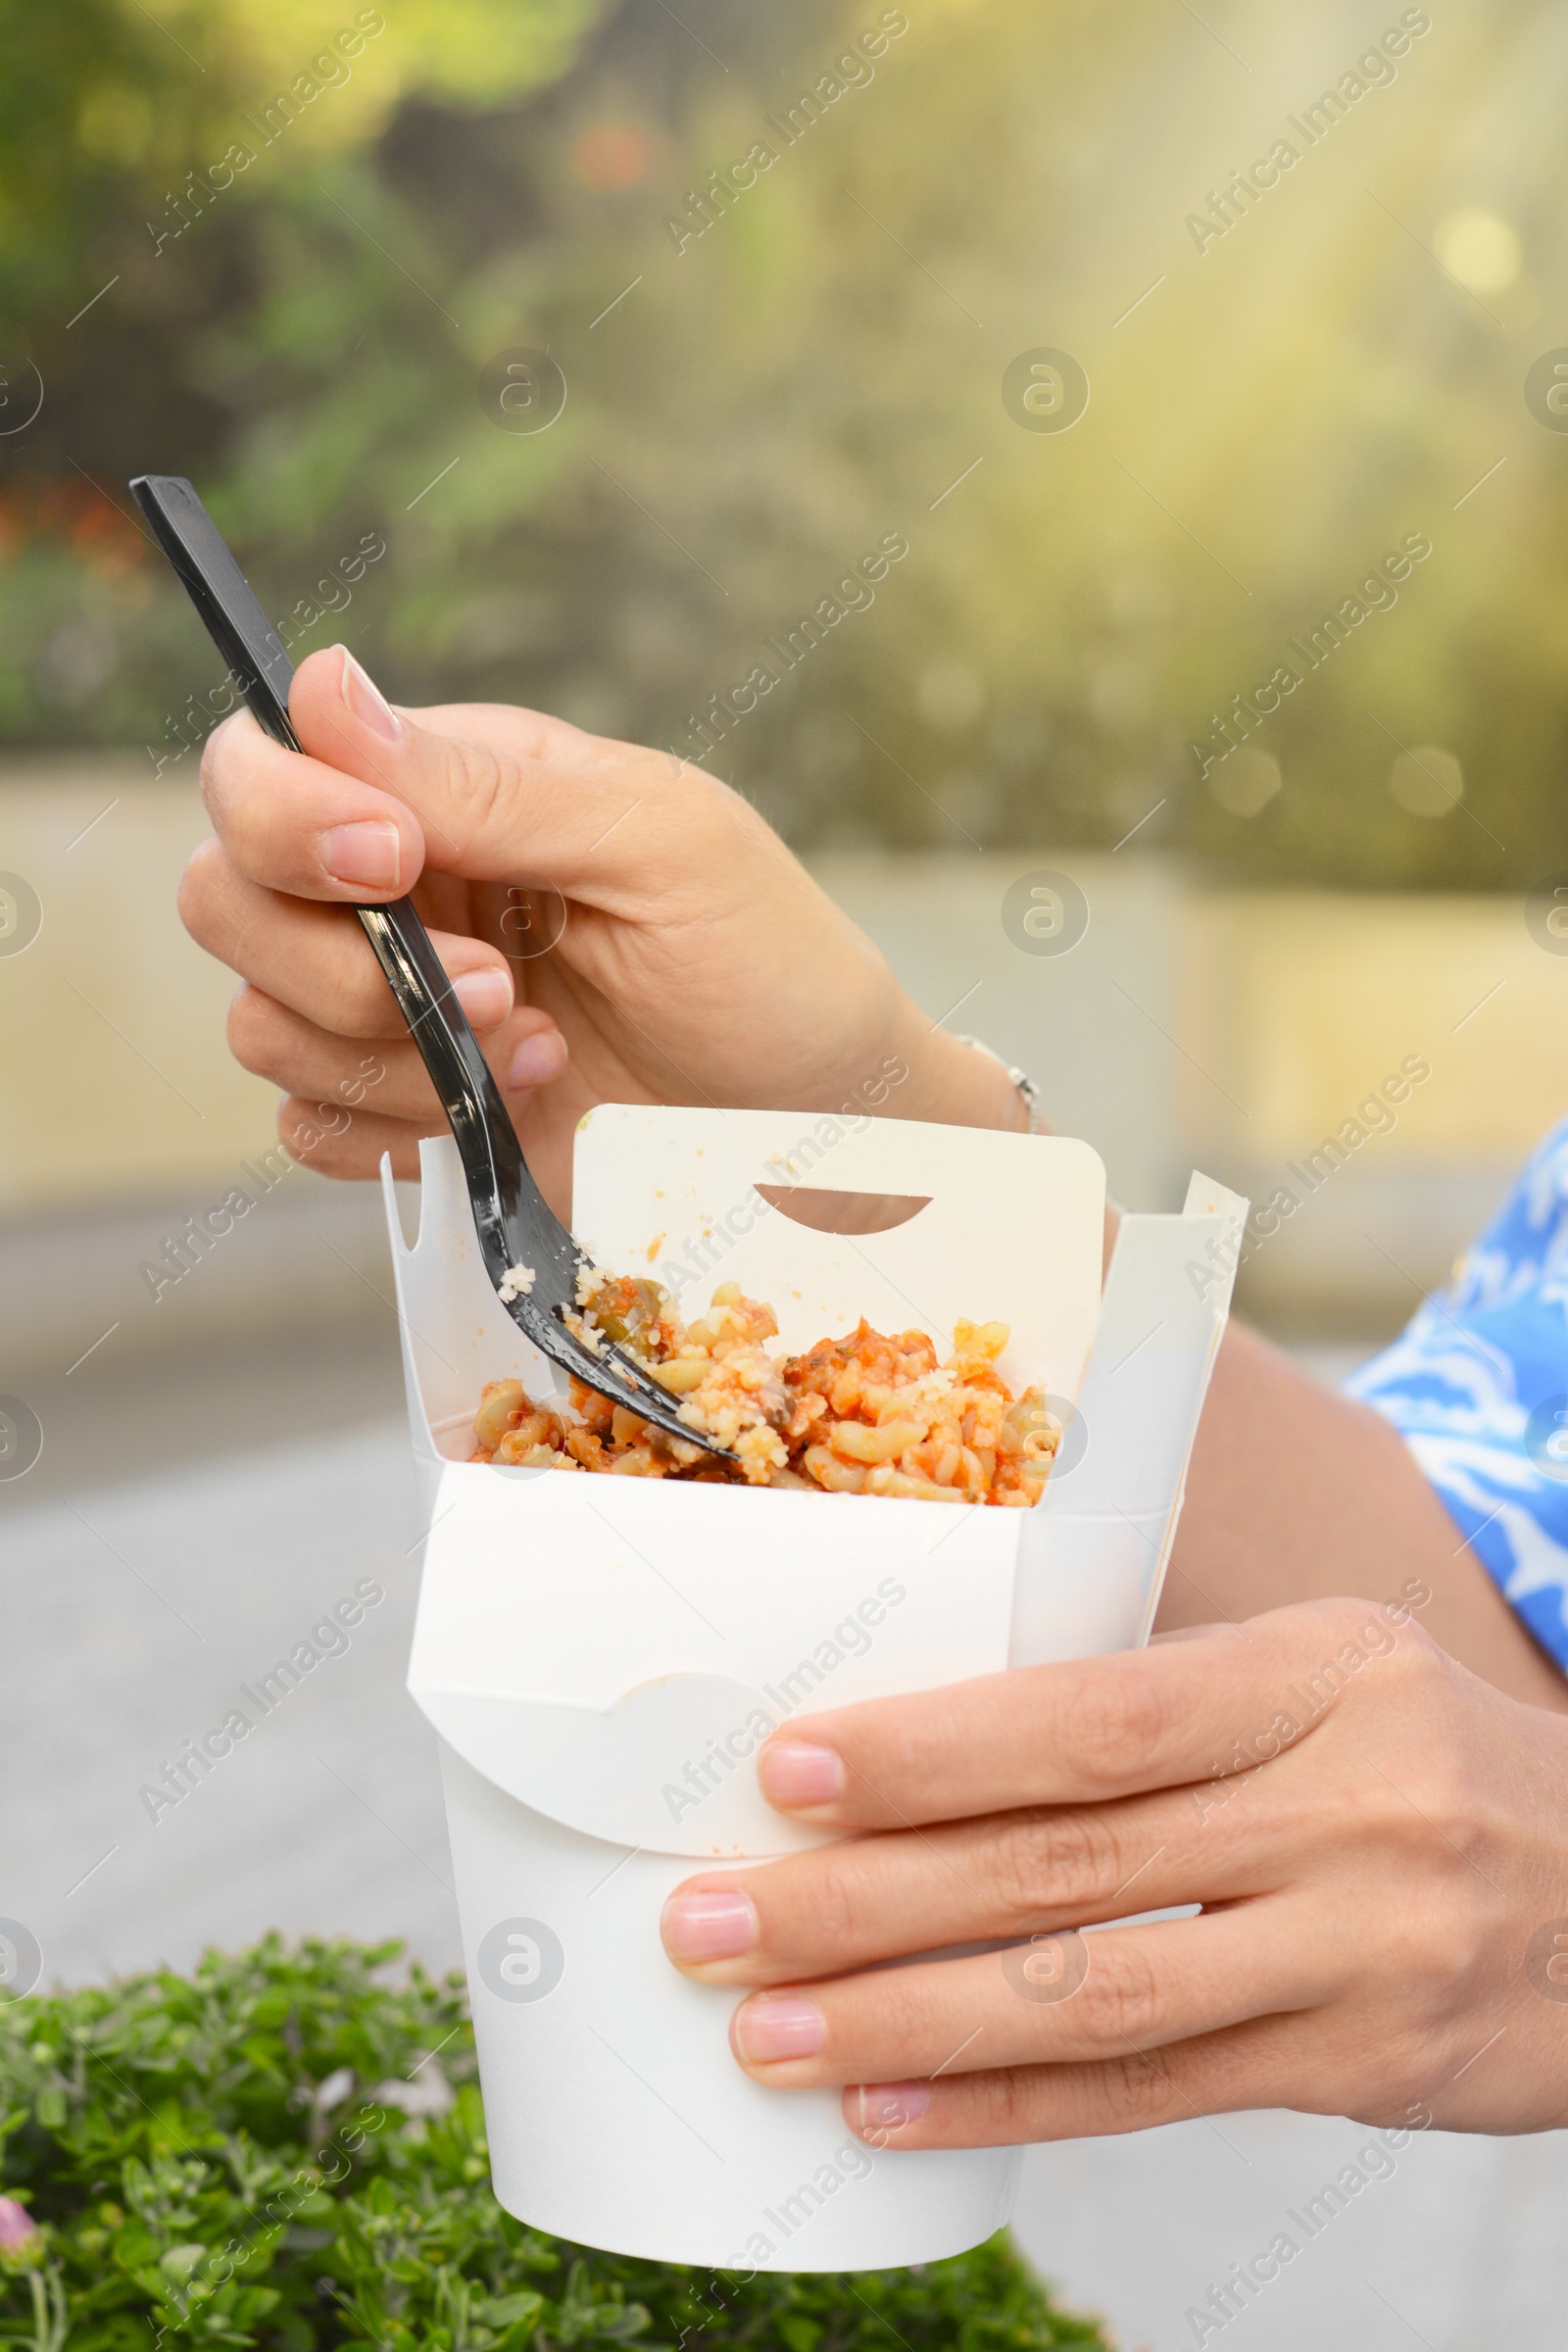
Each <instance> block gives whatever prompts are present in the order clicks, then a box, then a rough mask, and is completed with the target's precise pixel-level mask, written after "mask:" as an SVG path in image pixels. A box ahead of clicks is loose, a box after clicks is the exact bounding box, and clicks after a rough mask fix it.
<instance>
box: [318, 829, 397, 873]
mask: <svg viewBox="0 0 1568 2352" xmlns="http://www.w3.org/2000/svg"><path fill="white" fill-rule="evenodd" d="M321 863H322V864H323V865H324V866H325V868H326V870H327V872H328V873H329V874H330V875H331V877H332V879H333V881H334V882H360V883H364V884H365V885H366V887H367V888H368V889H370V890H396V888H397V886H398V875H399V873H400V872H401V870H402V866H403V844H402V843H401V842H400V841H399V839H398V829H397V827H396V825H387V824H381V823H378V822H376V823H369V824H359V825H334V826H333V827H332V830H331V831H330V833H323V834H322V835H321Z"/></svg>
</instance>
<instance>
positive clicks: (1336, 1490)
mask: <svg viewBox="0 0 1568 2352" xmlns="http://www.w3.org/2000/svg"><path fill="white" fill-rule="evenodd" d="M1411 1577H1418V1578H1420V1579H1421V1581H1422V1582H1423V1583H1424V1584H1426V1585H1429V1586H1430V1587H1431V1590H1432V1599H1431V1600H1430V1602H1428V1603H1427V1604H1426V1605H1425V1606H1424V1607H1423V1608H1422V1610H1421V1612H1420V1617H1421V1623H1422V1624H1423V1625H1424V1626H1425V1628H1426V1630H1427V1632H1428V1633H1429V1634H1430V1635H1431V1636H1432V1638H1433V1640H1434V1641H1435V1642H1439V1643H1440V1644H1441V1645H1442V1647H1443V1648H1444V1649H1446V1650H1447V1652H1448V1653H1449V1655H1450V1656H1452V1657H1456V1658H1458V1659H1460V1660H1461V1661H1462V1662H1463V1663H1464V1664H1465V1665H1467V1666H1468V1667H1469V1668H1470V1669H1471V1671H1472V1672H1473V1673H1475V1674H1479V1675H1482V1676H1484V1677H1485V1679H1486V1680H1487V1681H1488V1682H1489V1683H1491V1684H1493V1685H1494V1686H1495V1688H1496V1689H1498V1690H1500V1691H1507V1692H1508V1693H1509V1694H1510V1695H1511V1696H1513V1697H1515V1698H1521V1699H1525V1700H1527V1701H1529V1702H1531V1703H1532V1704H1534V1705H1536V1706H1543V1707H1554V1708H1557V1709H1558V1710H1559V1711H1562V1712H1568V1679H1565V1678H1564V1676H1563V1675H1562V1674H1561V1673H1560V1672H1559V1671H1558V1669H1557V1667H1556V1666H1555V1665H1553V1663H1552V1662H1551V1660H1550V1659H1548V1658H1547V1657H1546V1656H1545V1654H1544V1651H1542V1650H1541V1649H1540V1648H1538V1647H1537V1645H1536V1643H1535V1642H1534V1641H1533V1640H1532V1639H1531V1637H1530V1635H1529V1634H1527V1633H1526V1632H1525V1630H1524V1627H1523V1626H1522V1625H1521V1624H1520V1622H1519V1620H1518V1618H1517V1617H1516V1616H1515V1615H1514V1613H1513V1611H1512V1610H1511V1609H1510V1608H1509V1606H1508V1604H1507V1602H1506V1601H1505V1600H1504V1599H1503V1597H1502V1595H1501V1593H1499V1592H1498V1590H1497V1588H1496V1586H1495V1584H1494V1583H1493V1581H1492V1578H1491V1577H1490V1576H1489V1575H1488V1573H1487V1571H1486V1569H1485V1568H1484V1567H1483V1566H1482V1564H1481V1562H1480V1561H1479V1560H1478V1559H1477V1557H1476V1555H1475V1553H1474V1551H1473V1550H1472V1549H1471V1548H1470V1546H1469V1544H1467V1543H1465V1542H1464V1541H1463V1540H1462V1539H1461V1537H1460V1534H1459V1530H1458V1529H1457V1528H1456V1527H1455V1526H1454V1524H1453V1521H1452V1520H1451V1519H1450V1518H1449V1516H1448V1514H1447V1512H1446V1510H1445V1509H1444V1507H1443V1505H1442V1503H1441V1502H1440V1501H1439V1500H1438V1498H1437V1496H1436V1495H1434V1493H1433V1491H1432V1489H1431V1487H1430V1486H1429V1485H1428V1484H1427V1482H1426V1480H1425V1478H1424V1477H1423V1476H1422V1474H1421V1471H1420V1469H1419V1468H1418V1467H1417V1464H1416V1462H1415V1460H1414V1458H1413V1457H1412V1455H1411V1454H1410V1452H1409V1450H1408V1448H1407V1447H1406V1446H1405V1444H1404V1442H1403V1440H1402V1439H1401V1438H1400V1437H1399V1436H1398V1434H1397V1431H1395V1430H1394V1429H1392V1428H1391V1427H1390V1426H1389V1424H1388V1423H1387V1422H1386V1421H1384V1420H1383V1419H1382V1418H1381V1416H1380V1415H1379V1414H1377V1413H1374V1412H1373V1411H1371V1410H1370V1408H1369V1407H1367V1406H1366V1405H1362V1404H1353V1403H1351V1402H1350V1400H1349V1399H1348V1397H1340V1396H1337V1395H1335V1393H1334V1392H1333V1391H1332V1390H1330V1389H1327V1388H1324V1387H1323V1386H1322V1385H1321V1383H1319V1382H1317V1381H1315V1380H1312V1379H1309V1378H1308V1376H1307V1375H1306V1374H1305V1373H1304V1372H1301V1371H1299V1369H1298V1368H1297V1366H1296V1365H1294V1364H1293V1363H1292V1362H1291V1361H1290V1359H1289V1358H1288V1357H1287V1356H1284V1355H1282V1354H1281V1353H1280V1351H1279V1350H1278V1349H1277V1348H1271V1347H1269V1346H1268V1344H1267V1343H1266V1342H1265V1341H1263V1340H1260V1339H1259V1338H1258V1337H1257V1336H1256V1334H1255V1333H1253V1332H1250V1331H1248V1330H1247V1329H1246V1328H1245V1327H1244V1326H1242V1325H1239V1324H1234V1323H1233V1324H1232V1325H1231V1327H1230V1329H1229V1330H1228V1332H1227V1333H1226V1335H1225V1340H1224V1344H1223V1346H1222V1347H1221V1348H1220V1352H1219V1358H1218V1361H1217V1362H1216V1364H1215V1366H1214V1378H1213V1383H1212V1385H1211V1387H1210V1390H1209V1395H1208V1401H1207V1403H1206V1405H1205V1406H1204V1409H1203V1417H1202V1420H1201V1424H1200V1426H1199V1431H1198V1442H1197V1444H1196V1446H1195V1447H1194V1449H1193V1460H1192V1467H1191V1470H1190V1472H1189V1475H1188V1481H1187V1501H1186V1504H1185V1506H1184V1508H1183V1512H1182V1520H1181V1527H1180V1529H1179V1531H1178V1534H1177V1538H1176V1545H1175V1550H1174V1552H1173V1554H1172V1558H1171V1565H1170V1574H1169V1577H1168V1579H1167V1582H1166V1586H1165V1593H1164V1598H1163V1600H1162V1602H1161V1604H1160V1611H1159V1619H1158V1625H1157V1628H1156V1630H1157V1631H1159V1632H1162V1633H1163V1632H1171V1631H1173V1630H1175V1629H1176V1628H1178V1627H1181V1626H1188V1625H1203V1624H1212V1623H1214V1622H1215V1621H1217V1620H1221V1619H1224V1618H1234V1619H1240V1618H1244V1617H1251V1616H1255V1615H1256V1614H1257V1613H1258V1612H1259V1611H1260V1610H1263V1609H1273V1608H1280V1607H1283V1606H1285V1605H1286V1604H1287V1603H1288V1602H1291V1601H1298V1600H1315V1599H1320V1598H1327V1597H1329V1596H1330V1595H1333V1594H1340V1593H1348V1594H1352V1595H1355V1596H1357V1597H1365V1598H1367V1599H1369V1600H1387V1599H1389V1598H1391V1597H1392V1596H1393V1595H1394V1594H1395V1593H1397V1589H1398V1587H1399V1586H1400V1585H1401V1584H1402V1583H1404V1582H1405V1580H1406V1579H1407V1578H1411Z"/></svg>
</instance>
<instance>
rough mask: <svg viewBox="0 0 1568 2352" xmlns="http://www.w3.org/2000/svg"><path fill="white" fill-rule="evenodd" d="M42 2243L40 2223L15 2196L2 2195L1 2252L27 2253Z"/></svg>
mask: <svg viewBox="0 0 1568 2352" xmlns="http://www.w3.org/2000/svg"><path fill="white" fill-rule="evenodd" d="M39 2243H40V2236H39V2230H38V2225H37V2223H36V2222H35V2221H34V2220H33V2218H32V2216H31V2214H30V2213H29V2212H28V2211H27V2208H26V2207H25V2205H19V2204H18V2203H17V2200H16V2198H15V2197H0V2254H26V2253H30V2252H31V2250H32V2248H33V2247H34V2246H36V2245H37V2244H39Z"/></svg>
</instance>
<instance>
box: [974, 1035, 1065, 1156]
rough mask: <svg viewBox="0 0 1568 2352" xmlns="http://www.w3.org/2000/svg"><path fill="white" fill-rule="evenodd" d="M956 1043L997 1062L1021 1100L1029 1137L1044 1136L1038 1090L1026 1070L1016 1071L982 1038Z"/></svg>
mask: <svg viewBox="0 0 1568 2352" xmlns="http://www.w3.org/2000/svg"><path fill="white" fill-rule="evenodd" d="M955 1034H956V1033H955ZM958 1043H959V1045H960V1046H973V1048H974V1050H975V1052H976V1053H977V1054H985V1056H986V1058H987V1059H988V1060H990V1061H994V1062H997V1063H998V1064H999V1065H1000V1066H1001V1067H1002V1068H1003V1069H1005V1071H1006V1073H1007V1076H1008V1077H1009V1078H1010V1079H1011V1080H1012V1083H1013V1085H1014V1086H1015V1087H1016V1088H1017V1090H1018V1093H1019V1096H1020V1097H1021V1099H1022V1102H1023V1106H1024V1111H1025V1113H1026V1115H1027V1117H1028V1122H1029V1127H1028V1132H1029V1133H1030V1134H1031V1135H1044V1134H1045V1133H1046V1126H1045V1122H1044V1120H1043V1119H1042V1117H1041V1112H1040V1102H1041V1096H1040V1089H1039V1087H1038V1086H1037V1085H1036V1083H1035V1081H1034V1079H1032V1078H1031V1077H1030V1076H1029V1073H1028V1072H1027V1070H1020V1069H1016V1068H1014V1066H1013V1064H1012V1063H1011V1062H1010V1061H1004V1060H1003V1058H1002V1055H1001V1054H999V1053H998V1052H997V1050H996V1048H995V1047H994V1046H988V1045H987V1044H986V1042H985V1039H984V1038H983V1037H960V1038H959V1039H958Z"/></svg>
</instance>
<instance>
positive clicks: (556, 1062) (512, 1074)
mask: <svg viewBox="0 0 1568 2352" xmlns="http://www.w3.org/2000/svg"><path fill="white" fill-rule="evenodd" d="M565 1066H566V1041H565V1039H564V1037H563V1036H562V1034H561V1032H560V1030H559V1029H536V1030H535V1031H534V1033H533V1035H532V1036H531V1037H525V1038H523V1039H521V1040H520V1041H519V1043H518V1046H517V1049H516V1052H515V1054H513V1056H512V1066H511V1067H510V1069H509V1070H508V1071H507V1092H508V1094H509V1095H520V1094H522V1093H523V1092H524V1091H525V1090H526V1089H527V1088H528V1087H530V1086H543V1085H544V1084H545V1083H546V1081H547V1080H548V1079H551V1078H559V1077H560V1076H561V1073H562V1071H563V1070H564V1068H565Z"/></svg>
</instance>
